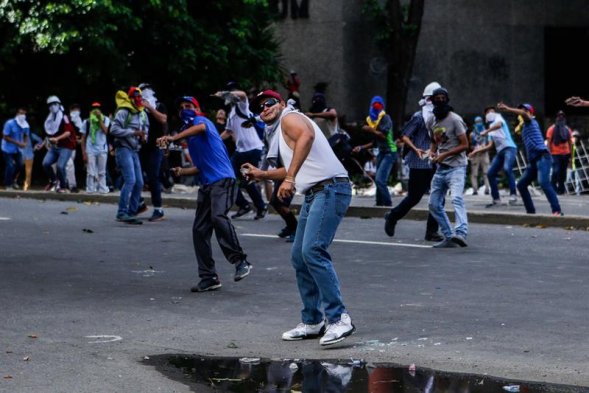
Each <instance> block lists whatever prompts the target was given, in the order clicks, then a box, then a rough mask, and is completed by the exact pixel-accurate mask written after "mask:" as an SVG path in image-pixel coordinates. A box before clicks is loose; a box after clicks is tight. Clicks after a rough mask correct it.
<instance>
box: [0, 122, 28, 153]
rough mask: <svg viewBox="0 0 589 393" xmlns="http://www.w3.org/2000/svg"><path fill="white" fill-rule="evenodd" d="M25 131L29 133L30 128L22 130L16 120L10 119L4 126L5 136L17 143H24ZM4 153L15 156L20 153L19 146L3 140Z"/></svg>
mask: <svg viewBox="0 0 589 393" xmlns="http://www.w3.org/2000/svg"><path fill="white" fill-rule="evenodd" d="M25 130H26V132H28V130H29V129H28V128H21V127H20V126H19V125H18V123H17V122H16V120H15V119H10V120H8V121H7V122H6V123H5V124H4V131H3V134H2V135H4V136H8V137H10V138H12V139H14V140H16V141H19V142H23V141H24V135H25ZM2 151H3V152H5V153H8V154H15V153H18V152H19V147H18V145H16V144H14V143H12V142H8V141H7V140H6V139H4V138H2Z"/></svg>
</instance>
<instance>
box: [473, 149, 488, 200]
mask: <svg viewBox="0 0 589 393" xmlns="http://www.w3.org/2000/svg"><path fill="white" fill-rule="evenodd" d="M489 163H490V160H489V153H488V152H484V153H479V154H477V155H475V156H473V157H472V158H471V159H470V183H471V184H472V188H473V192H477V191H478V189H479V168H482V170H483V172H482V175H483V181H484V182H485V190H490V189H491V187H490V186H489V179H487V172H488V170H489Z"/></svg>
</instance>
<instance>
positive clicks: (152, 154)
mask: <svg viewBox="0 0 589 393" xmlns="http://www.w3.org/2000/svg"><path fill="white" fill-rule="evenodd" d="M146 154H147V168H146V173H147V184H148V185H149V192H150V193H151V203H152V204H153V207H162V184H161V182H160V168H161V165H162V159H163V157H164V153H163V151H162V150H160V149H149V150H148V151H147V152H146Z"/></svg>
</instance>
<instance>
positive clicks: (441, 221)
mask: <svg viewBox="0 0 589 393" xmlns="http://www.w3.org/2000/svg"><path fill="white" fill-rule="evenodd" d="M465 178H466V166H459V167H438V170H437V171H436V173H435V174H434V178H433V179H432V185H431V190H430V195H429V211H430V213H431V215H432V216H434V218H435V219H436V221H437V222H438V225H439V226H440V230H441V231H442V234H443V235H444V237H446V238H450V237H452V236H453V235H454V233H455V234H456V235H459V236H462V237H465V238H466V235H467V234H468V217H467V215H466V206H465V205H464V198H463V196H462V193H463V192H464V181H465ZM448 190H450V193H451V194H452V195H451V197H452V205H453V206H454V215H455V217H456V227H455V229H454V231H453V230H452V225H451V223H450V219H449V218H448V214H446V209H445V208H444V202H445V198H446V194H447V193H448Z"/></svg>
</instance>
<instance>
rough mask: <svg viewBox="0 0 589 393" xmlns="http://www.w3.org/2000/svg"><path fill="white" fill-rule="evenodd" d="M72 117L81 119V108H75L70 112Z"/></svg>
mask: <svg viewBox="0 0 589 393" xmlns="http://www.w3.org/2000/svg"><path fill="white" fill-rule="evenodd" d="M70 117H71V118H72V119H79V118H80V111H79V110H74V111H71V112H70Z"/></svg>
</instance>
